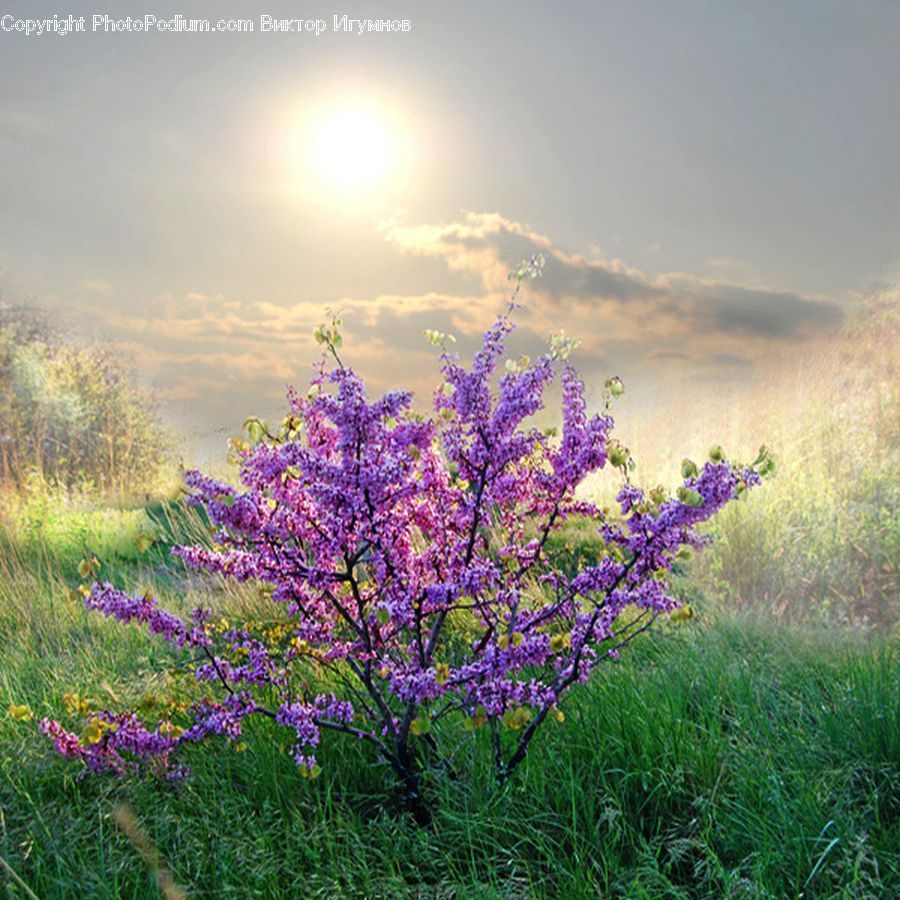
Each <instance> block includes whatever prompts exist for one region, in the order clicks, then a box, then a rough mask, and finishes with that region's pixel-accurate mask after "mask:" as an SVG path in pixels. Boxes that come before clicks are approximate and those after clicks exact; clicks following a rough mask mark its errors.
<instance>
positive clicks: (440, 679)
mask: <svg viewBox="0 0 900 900" xmlns="http://www.w3.org/2000/svg"><path fill="white" fill-rule="evenodd" d="M434 670H435V676H434V681H435V684H446V682H447V679H448V678H449V677H450V666H448V665H447V663H438V664H437V665H436V666H435V667H434Z"/></svg>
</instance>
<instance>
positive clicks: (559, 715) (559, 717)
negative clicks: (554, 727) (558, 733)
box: [550, 706, 566, 722]
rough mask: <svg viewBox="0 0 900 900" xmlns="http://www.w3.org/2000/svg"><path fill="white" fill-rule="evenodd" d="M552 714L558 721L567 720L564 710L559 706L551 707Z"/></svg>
mask: <svg viewBox="0 0 900 900" xmlns="http://www.w3.org/2000/svg"><path fill="white" fill-rule="evenodd" d="M550 715H551V716H553V718H554V719H556V721H557V722H565V721H566V717H565V715H564V714H563V711H562V710H561V709H560V708H559V707H558V706H551V707H550Z"/></svg>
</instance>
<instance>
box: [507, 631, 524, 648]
mask: <svg viewBox="0 0 900 900" xmlns="http://www.w3.org/2000/svg"><path fill="white" fill-rule="evenodd" d="M510 640H511V641H512V645H513V647H521V646H522V644H523V643H524V641H525V635H523V634H522V632H521V631H514V632H513V633H512V637H511V638H510Z"/></svg>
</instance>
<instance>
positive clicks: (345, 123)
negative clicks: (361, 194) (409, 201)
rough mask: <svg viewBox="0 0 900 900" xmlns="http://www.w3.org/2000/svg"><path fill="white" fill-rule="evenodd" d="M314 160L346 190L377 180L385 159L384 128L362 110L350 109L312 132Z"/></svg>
mask: <svg viewBox="0 0 900 900" xmlns="http://www.w3.org/2000/svg"><path fill="white" fill-rule="evenodd" d="M315 155H316V161H317V163H318V165H319V168H320V169H321V171H322V172H323V174H325V175H327V176H328V177H329V178H330V179H332V180H333V181H334V182H336V183H337V184H339V185H341V186H343V187H345V188H361V187H362V186H363V185H365V184H367V183H370V182H372V181H374V180H376V179H377V178H378V177H379V176H380V175H381V174H382V173H383V171H384V169H385V166H386V164H387V159H388V140H387V135H386V134H385V131H384V128H383V127H382V126H381V124H380V123H379V122H378V121H377V120H376V119H375V118H373V117H372V116H370V115H369V114H367V113H365V112H363V111H362V110H357V109H350V110H344V111H343V112H340V113H337V114H335V115H333V116H330V117H328V118H326V119H325V121H324V122H322V124H321V125H320V126H319V127H318V129H317V131H316V133H315Z"/></svg>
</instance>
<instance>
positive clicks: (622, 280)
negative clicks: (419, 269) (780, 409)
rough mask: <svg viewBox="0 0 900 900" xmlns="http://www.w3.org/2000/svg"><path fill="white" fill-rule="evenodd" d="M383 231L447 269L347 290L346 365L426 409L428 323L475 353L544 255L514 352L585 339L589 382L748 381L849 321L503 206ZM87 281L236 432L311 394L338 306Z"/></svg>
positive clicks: (174, 376)
mask: <svg viewBox="0 0 900 900" xmlns="http://www.w3.org/2000/svg"><path fill="white" fill-rule="evenodd" d="M382 235H383V237H384V239H385V242H386V248H385V249H386V252H387V253H389V254H391V253H393V254H395V255H396V257H397V265H398V268H402V266H403V257H404V256H406V255H409V254H414V255H418V256H422V257H429V258H432V259H436V260H439V261H441V262H442V263H443V265H444V266H445V267H446V274H445V276H444V278H445V281H444V282H443V283H442V282H441V280H440V272H439V273H438V283H437V284H435V285H434V290H430V291H415V290H410V291H409V292H408V293H404V292H392V293H377V292H373V293H372V294H370V295H362V296H346V297H339V298H338V299H337V300H335V301H332V304H331V308H332V309H333V310H334V311H335V312H337V313H339V314H340V315H341V316H342V318H343V330H344V334H345V347H344V350H343V351H342V353H343V356H344V358H345V361H346V362H347V364H349V365H352V366H353V368H354V369H355V370H356V371H358V372H360V374H362V375H363V377H364V378H365V380H366V382H367V384H368V388H369V392H370V395H376V394H377V393H379V392H382V391H385V390H389V389H391V388H395V387H404V388H407V389H410V390H412V391H413V392H414V394H415V395H416V396H417V398H418V403H419V406H420V408H425V407H427V405H428V403H429V401H430V397H431V391H432V389H433V387H434V385H435V384H436V381H437V378H438V376H439V366H438V360H437V353H436V352H435V350H434V348H433V347H431V346H430V345H429V344H428V343H427V342H426V341H425V339H424V337H423V335H422V332H423V330H424V329H426V328H435V329H438V330H440V331H444V332H449V333H453V334H455V335H456V336H457V338H458V344H457V345H456V346H455V348H454V349H458V350H459V352H460V355H461V356H462V357H463V358H466V357H467V356H469V355H470V354H471V352H472V351H473V350H474V349H475V346H476V345H477V342H478V340H479V338H480V335H481V332H482V331H483V330H484V328H485V327H487V326H488V325H489V324H490V323H491V322H492V321H493V320H494V318H495V317H496V315H497V314H498V312H501V311H502V310H504V309H505V308H506V306H507V304H508V301H509V297H510V293H511V290H512V287H513V286H512V285H511V284H510V282H509V280H508V278H507V274H508V272H509V270H510V269H511V268H512V267H513V266H515V265H517V264H518V263H519V262H520V261H521V260H523V259H527V258H529V257H530V256H532V254H535V253H541V254H543V255H544V257H545V258H546V265H545V267H544V273H543V276H542V277H541V278H539V279H537V280H535V281H529V282H527V283H526V284H525V285H523V289H522V291H521V295H520V297H519V299H520V300H521V301H522V302H523V308H522V309H521V310H520V311H519V312H517V314H516V321H517V325H518V329H517V332H516V334H515V336H514V338H513V343H512V345H511V347H510V350H511V352H512V353H513V354H518V353H520V352H524V353H527V354H529V355H531V356H535V355H537V354H539V353H541V352H542V350H543V349H544V348H545V347H546V340H547V337H548V334H549V333H551V332H558V331H560V330H565V332H566V334H567V335H570V336H575V337H578V338H580V339H581V341H582V344H581V346H580V348H579V349H578V351H577V352H576V355H575V362H576V364H577V365H578V367H579V369H580V370H581V372H582V375H583V376H584V377H585V380H586V381H587V382H588V383H589V384H593V385H602V383H603V381H604V380H605V378H606V377H608V376H609V375H611V374H619V375H621V376H622V377H624V378H625V379H626V382H627V383H629V384H634V385H642V388H643V386H646V387H647V388H648V389H649V393H650V394H651V395H653V396H655V395H657V394H660V396H661V393H662V392H664V389H665V386H666V385H667V384H669V383H674V380H675V379H676V378H688V379H691V378H694V379H701V380H705V381H710V380H712V381H716V380H720V381H721V382H723V383H724V382H726V381H733V380H735V379H741V378H745V377H747V376H748V375H752V374H753V372H754V366H755V365H756V364H757V363H758V362H759V361H760V360H761V359H763V358H764V357H766V354H767V353H770V352H771V351H772V350H773V348H775V349H776V352H782V353H783V352H784V350H785V348H790V347H793V346H796V345H797V344H798V343H799V342H802V341H804V340H807V339H809V338H812V337H814V336H815V335H817V334H821V333H823V332H825V331H827V330H829V329H832V328H834V327H835V326H836V325H837V324H838V323H839V322H840V319H841V313H840V310H839V308H838V306H837V305H836V304H835V303H834V302H833V301H831V300H828V299H825V298H820V297H808V296H804V295H801V294H797V293H792V292H789V291H779V290H773V289H765V288H760V287H750V286H747V285H742V284H739V283H734V282H729V281H725V280H716V279H704V278H700V277H697V276H694V275H690V274H686V273H681V272H673V273H667V274H663V275H658V276H655V277H650V276H648V275H646V274H645V273H643V272H641V271H640V270H638V269H636V268H634V267H632V266H629V265H628V264H627V263H625V262H623V261H621V260H607V259H603V258H601V257H599V256H596V255H591V256H585V255H581V254H576V253H568V252H566V251H564V250H562V249H560V248H558V247H555V246H554V245H553V243H552V241H551V239H550V238H549V237H546V236H544V235H542V234H540V233H538V232H536V231H535V230H534V229H532V228H530V227H528V226H526V225H524V224H521V223H518V222H515V221H512V220H510V219H507V218H505V217H504V216H502V215H500V214H499V213H466V214H465V215H464V216H463V217H462V218H461V219H460V220H459V221H456V222H450V223H447V224H440V225H434V224H423V225H417V226H408V225H402V226H401V225H396V224H392V225H385V226H383V228H382ZM460 275H462V276H463V277H462V278H460ZM82 288H83V292H82V303H83V309H84V311H85V314H86V315H87V316H88V317H90V316H91V315H92V316H93V319H94V321H97V322H102V323H103V324H102V327H103V328H104V329H105V331H106V333H107V334H108V335H109V336H111V337H113V338H114V339H115V341H116V342H118V343H119V344H120V345H121V346H122V347H123V348H126V349H127V352H128V353H129V355H131V356H133V357H134V358H135V359H136V362H137V363H138V365H139V366H140V367H141V369H142V371H143V372H144V373H146V376H147V378H148V380H149V381H150V382H151V383H152V384H153V385H154V386H155V387H156V388H157V389H158V390H159V391H160V393H161V394H162V396H163V398H164V399H165V400H166V401H167V403H168V405H169V406H170V408H171V409H173V410H174V411H175V412H176V414H177V415H176V418H178V419H180V420H181V422H182V423H184V422H186V421H189V420H190V418H191V416H193V417H195V418H197V419H198V421H200V420H202V421H206V422H208V423H209V425H210V427H211V429H212V430H213V431H221V430H222V428H221V427H220V426H224V427H225V430H227V431H229V433H234V432H235V431H236V429H237V428H238V427H239V424H240V422H241V421H243V419H244V418H245V417H246V416H247V415H250V414H258V415H261V416H263V417H264V418H273V419H274V418H278V417H280V415H281V411H282V410H283V409H284V389H285V386H286V385H287V384H294V385H296V386H298V387H301V388H302V386H303V385H304V384H306V382H307V380H308V378H309V375H310V374H311V365H312V363H313V362H314V361H315V359H316V358H317V357H318V356H319V355H320V353H321V350H322V348H321V347H320V346H318V345H317V344H316V343H315V340H314V338H313V335H312V331H313V328H314V327H315V326H316V325H317V324H318V323H319V322H322V321H324V320H325V319H326V318H327V312H326V309H325V307H324V304H322V303H319V302H314V301H313V300H308V299H304V300H301V301H298V302H296V303H292V304H283V305H279V304H277V303H270V302H262V301H258V300H252V299H246V298H237V297H230V296H226V295H224V294H222V293H207V292H204V291H202V290H197V289H191V290H187V291H184V292H183V293H180V294H178V295H176V294H174V293H171V292H169V293H163V294H160V295H159V296H156V297H153V298H150V299H148V300H147V301H146V302H143V303H130V304H126V303H124V302H122V299H121V297H119V296H118V295H117V293H116V292H115V290H114V289H113V288H112V286H111V285H107V284H106V283H105V282H103V281H102V280H101V279H97V280H95V281H92V282H90V283H88V282H86V283H85V284H83V285H82ZM91 304H93V306H92V305H91ZM779 348H780V350H779ZM756 371H758V369H756Z"/></svg>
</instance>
